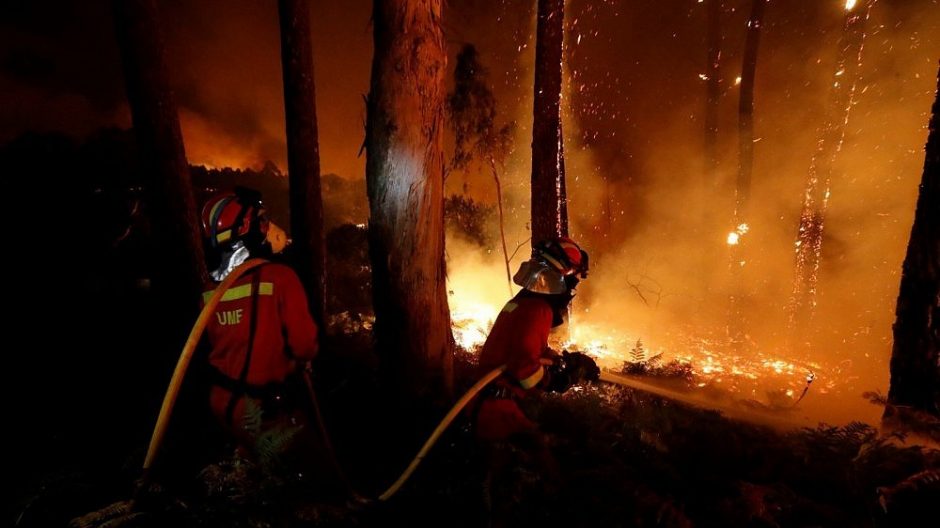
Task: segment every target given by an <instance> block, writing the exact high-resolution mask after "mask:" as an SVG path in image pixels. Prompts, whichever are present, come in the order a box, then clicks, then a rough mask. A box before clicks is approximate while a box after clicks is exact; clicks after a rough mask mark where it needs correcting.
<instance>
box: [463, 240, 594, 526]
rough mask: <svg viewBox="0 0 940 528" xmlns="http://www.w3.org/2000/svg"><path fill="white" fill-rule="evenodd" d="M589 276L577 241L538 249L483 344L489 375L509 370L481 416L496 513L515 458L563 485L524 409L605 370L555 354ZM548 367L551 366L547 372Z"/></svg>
mask: <svg viewBox="0 0 940 528" xmlns="http://www.w3.org/2000/svg"><path fill="white" fill-rule="evenodd" d="M587 273H588V255H587V252H586V251H584V250H583V249H581V248H580V247H579V246H578V245H577V244H576V243H575V242H574V241H572V240H571V239H569V238H565V237H562V238H558V239H554V240H548V241H543V242H541V243H539V244H536V245H535V247H534V248H533V250H532V258H531V259H530V260H528V261H527V262H524V263H522V265H521V267H520V268H519V271H518V272H516V274H515V276H514V277H513V282H515V283H516V284H518V285H519V286H521V287H522V290H520V291H519V293H518V294H516V296H515V297H513V298H512V299H511V300H510V301H509V302H507V303H506V305H505V306H504V307H503V309H502V311H501V312H500V314H499V316H498V317H497V318H496V321H495V323H494V324H493V329H492V330H491V331H490V334H489V336H488V337H487V339H486V342H485V343H484V344H483V348H482V351H481V353H480V367H479V368H480V370H481V371H482V372H489V371H490V370H492V369H494V368H497V367H499V366H500V365H504V364H505V365H507V368H506V371H505V372H504V374H503V375H502V376H501V377H499V378H497V380H496V381H494V382H493V383H492V384H490V385H489V386H488V387H487V388H486V389H484V391H483V392H482V393H481V397H480V399H479V401H478V402H477V405H476V408H475V409H474V412H475V419H474V431H475V435H476V437H477V439H478V440H479V441H481V442H482V444H483V446H484V449H485V450H486V451H487V458H488V462H487V466H488V467H487V475H486V477H485V480H484V499H485V500H487V507H488V508H489V509H491V510H492V509H493V507H494V505H493V503H492V497H493V496H495V495H497V494H494V493H493V490H492V486H493V483H494V480H495V479H496V478H498V476H499V474H500V473H502V472H504V471H505V470H506V469H507V468H508V466H509V464H510V463H511V459H512V457H513V455H512V453H513V452H517V453H522V454H523V455H524V456H525V458H528V459H530V460H531V461H532V462H534V463H536V464H538V465H539V466H541V470H542V473H543V476H544V477H546V479H548V481H549V482H552V483H554V484H558V483H559V482H558V472H557V465H556V462H555V460H554V457H552V455H551V453H550V451H549V449H548V445H547V443H546V438H545V436H544V435H543V434H542V433H541V432H540V431H539V428H538V425H537V424H536V423H535V422H533V421H532V420H531V419H530V418H529V417H528V416H526V414H525V413H524V412H523V410H522V408H521V407H520V405H519V403H520V401H522V400H523V399H524V398H526V397H527V396H529V395H531V394H532V393H533V392H536V391H552V392H558V393H562V392H565V391H567V390H568V388H570V387H571V386H572V385H574V384H576V383H578V382H579V381H582V380H596V379H597V378H598V376H599V374H600V370H599V369H598V367H597V365H596V364H595V363H594V360H592V359H591V358H590V357H588V356H586V355H584V354H580V353H568V352H564V353H563V354H561V355H559V354H555V353H554V352H552V351H551V350H550V349H549V347H548V337H549V332H550V331H551V329H552V328H553V327H556V326H559V325H561V324H562V323H563V322H564V317H565V314H566V313H567V309H568V305H569V303H570V302H571V299H572V298H573V297H574V294H575V288H576V287H577V285H578V282H579V281H580V280H581V279H584V278H586V277H587ZM543 359H549V360H551V364H550V365H547V366H546V365H543ZM493 513H497V512H493ZM497 516H499V515H498V514H497Z"/></svg>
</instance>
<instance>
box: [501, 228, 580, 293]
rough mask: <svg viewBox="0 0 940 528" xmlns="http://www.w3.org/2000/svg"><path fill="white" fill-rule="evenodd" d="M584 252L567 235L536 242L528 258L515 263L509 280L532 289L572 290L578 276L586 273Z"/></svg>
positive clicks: (545, 290) (537, 290) (536, 291)
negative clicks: (516, 264)
mask: <svg viewBox="0 0 940 528" xmlns="http://www.w3.org/2000/svg"><path fill="white" fill-rule="evenodd" d="M587 273H588V254H587V252H586V251H584V250H583V249H581V247H580V246H578V244H577V243H575V242H574V241H573V240H571V239H570V238H567V237H559V238H556V239H552V240H546V241H543V242H540V243H538V244H536V245H535V246H534V247H533V248H532V258H531V259H529V260H527V261H525V262H523V263H522V264H521V265H520V266H519V271H517V272H516V274H515V275H514V276H513V278H512V280H513V282H515V283H516V284H518V285H519V286H522V287H523V289H526V290H528V291H531V292H534V293H544V294H561V293H566V292H568V293H572V292H573V290H574V288H575V286H577V283H578V276H580V278H582V279H583V278H585V277H587Z"/></svg>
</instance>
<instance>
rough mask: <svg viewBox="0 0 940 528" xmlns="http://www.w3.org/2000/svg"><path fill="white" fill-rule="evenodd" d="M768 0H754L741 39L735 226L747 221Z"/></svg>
mask: <svg viewBox="0 0 940 528" xmlns="http://www.w3.org/2000/svg"><path fill="white" fill-rule="evenodd" d="M767 1H768V0H754V2H753V4H752V5H751V17H750V19H748V23H747V36H746V38H745V40H744V61H743V65H742V68H741V92H740V100H739V104H738V180H737V183H736V185H735V203H734V214H735V222H734V225H735V226H737V225H739V224H741V223H746V222H747V216H748V215H747V206H748V201H749V200H750V197H751V173H752V172H753V169H754V77H755V74H756V73H757V54H758V51H759V49H760V35H761V27H762V26H763V24H764V8H765V7H766V6H767Z"/></svg>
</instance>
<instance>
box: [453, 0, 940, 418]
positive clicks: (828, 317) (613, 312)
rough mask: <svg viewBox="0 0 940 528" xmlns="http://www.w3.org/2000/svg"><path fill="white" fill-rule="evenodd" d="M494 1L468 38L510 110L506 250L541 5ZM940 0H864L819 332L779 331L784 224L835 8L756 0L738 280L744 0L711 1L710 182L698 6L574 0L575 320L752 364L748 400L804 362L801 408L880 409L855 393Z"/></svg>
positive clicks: (569, 116)
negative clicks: (747, 194)
mask: <svg viewBox="0 0 940 528" xmlns="http://www.w3.org/2000/svg"><path fill="white" fill-rule="evenodd" d="M830 3H831V4H832V5H829V4H830ZM637 4H642V5H637ZM498 7H500V8H501V9H497V11H498V15H499V25H498V28H497V30H498V33H499V34H501V35H504V37H502V39H501V40H499V41H498V42H497V43H496V44H494V45H492V46H490V47H487V46H486V45H479V46H478V47H479V48H480V50H481V57H482V59H483V61H484V62H485V63H487V65H488V66H489V67H490V68H491V70H493V71H494V73H495V72H498V71H499V68H502V69H503V70H504V73H503V74H502V76H499V75H494V77H495V80H494V85H495V86H496V90H497V97H498V98H499V101H500V104H501V105H502V107H503V109H504V111H505V112H507V113H508V114H509V115H513V116H516V117H515V118H514V119H515V120H516V122H517V123H518V125H519V126H518V127H517V137H516V149H515V151H514V153H513V155H512V156H511V158H510V160H509V161H508V163H507V171H506V175H505V176H504V178H503V181H504V187H505V188H506V189H507V192H506V195H507V197H506V200H507V202H509V204H510V207H509V210H510V211H511V213H510V221H509V225H508V228H509V229H508V235H509V237H508V238H509V240H510V246H512V245H513V242H512V241H513V240H524V239H525V237H526V236H527V230H526V227H525V226H526V223H527V222H528V214H529V213H528V207H527V202H528V178H529V170H530V159H529V156H530V153H529V149H528V148H527V147H528V144H529V143H530V141H531V128H530V123H531V115H532V113H531V110H532V109H531V97H532V96H531V86H532V73H531V72H532V70H531V67H530V65H531V63H532V60H534V57H533V55H534V53H533V50H534V42H533V41H532V33H534V31H533V30H532V28H533V27H534V26H533V18H534V13H533V12H531V11H529V12H526V13H519V12H512V11H511V10H509V9H508V8H506V3H499V4H498ZM935 8H936V5H935V3H933V2H900V1H893V2H892V1H881V2H879V3H878V4H877V5H876V6H875V8H874V10H873V12H872V18H871V20H870V21H869V25H868V28H869V30H868V39H867V43H866V48H865V54H864V57H863V64H862V68H861V79H860V83H859V86H858V93H857V97H856V99H857V104H856V106H855V107H854V108H853V110H852V116H851V119H850V121H849V124H848V128H847V130H846V137H845V143H844V146H843V149H842V152H841V153H840V155H839V158H838V161H837V164H836V166H835V167H834V172H833V184H832V198H831V200H830V209H829V215H828V220H827V224H826V232H825V235H824V242H823V263H822V268H821V270H820V288H819V305H818V309H817V314H816V317H815V321H814V326H813V327H814V328H815V330H813V331H811V332H809V333H807V334H805V335H799V336H796V338H795V339H791V337H790V336H788V335H787V331H786V326H787V325H786V314H785V307H786V305H787V302H788V300H789V296H790V292H791V288H792V280H793V273H794V271H793V267H794V240H795V236H796V230H797V226H798V219H799V210H800V204H801V199H802V192H803V187H804V184H805V180H806V176H807V171H808V168H809V164H810V160H811V157H812V152H813V148H814V146H815V141H816V137H817V133H816V129H817V128H818V127H820V126H823V125H824V122H823V120H824V118H825V110H826V105H827V101H828V99H827V97H828V88H829V86H828V84H829V82H830V79H831V77H832V75H833V73H834V68H835V64H836V57H837V47H836V46H837V42H838V39H839V36H840V31H841V26H842V21H843V14H844V11H843V9H844V5H843V4H842V3H840V2H811V3H807V2H799V3H787V2H774V3H771V4H770V6H769V7H768V11H767V15H766V21H765V27H764V36H763V42H762V45H761V50H760V55H759V60H758V70H757V86H756V90H755V95H756V110H755V137H756V138H757V139H756V143H755V167H754V180H753V187H752V200H751V204H752V205H751V215H750V219H749V228H750V229H749V231H748V233H747V234H745V235H743V236H742V242H743V244H744V246H743V247H744V252H743V256H742V260H743V262H744V264H743V267H742V268H741V270H742V273H740V274H739V278H738V279H737V281H738V282H737V283H735V284H731V282H730V281H731V280H732V279H731V278H732V275H731V273H730V272H729V266H739V267H740V266H742V264H741V262H740V261H738V262H729V259H728V250H727V245H726V238H727V233H728V232H729V231H730V229H731V220H732V218H731V215H732V208H733V196H734V195H733V193H734V189H733V176H734V174H735V172H736V163H737V147H736V142H737V122H736V119H737V104H738V97H737V85H736V83H735V82H734V80H735V78H736V77H737V76H738V75H740V68H741V54H742V52H743V49H742V48H743V39H744V34H745V31H744V30H745V24H746V17H747V13H746V10H734V9H732V8H731V7H728V8H727V11H726V13H725V14H724V19H723V23H724V28H725V39H724V49H723V51H722V68H723V72H722V89H723V95H722V98H721V115H722V117H721V124H720V127H721V132H720V134H721V137H720V148H721V153H722V171H721V176H720V178H719V181H716V182H706V181H704V178H705V176H704V170H703V167H704V162H703V159H702V155H703V150H702V145H703V143H704V131H703V129H704V123H703V118H704V115H703V110H704V96H705V86H704V84H705V83H704V81H703V80H702V79H701V78H700V77H699V74H701V73H703V72H704V64H705V45H704V39H705V21H704V17H705V13H704V7H703V6H701V5H699V4H696V3H694V2H683V1H678V0H675V1H667V2H657V3H650V4H645V3H630V2H588V1H586V0H582V1H578V0H574V1H570V2H569V5H568V11H567V13H566V19H567V33H566V53H565V57H566V63H565V75H566V86H565V93H564V101H563V107H564V110H563V111H564V117H565V119H564V133H565V140H566V143H565V151H566V162H567V168H568V189H569V198H570V208H569V211H570V214H571V222H572V228H571V231H572V235H573V236H574V237H575V238H576V239H577V240H579V241H580V242H581V243H582V244H583V245H584V246H585V247H586V248H587V249H588V250H589V251H590V252H591V255H592V268H593V269H592V273H591V277H590V278H589V279H588V280H587V281H585V282H584V283H582V286H581V287H580V288H579V289H580V290H581V291H580V294H579V297H578V298H577V299H576V302H575V310H576V314H575V325H574V329H573V330H572V331H573V332H574V333H575V334H577V333H580V334H581V336H582V337H583V338H585V339H591V338H601V340H602V341H603V342H604V343H606V344H607V345H608V347H609V348H611V347H616V348H617V349H619V352H620V357H621V358H625V356H626V354H627V352H629V350H630V347H631V346H632V345H633V343H635V340H636V339H638V338H639V339H642V340H643V342H644V344H645V345H646V346H647V348H649V349H651V350H652V351H653V352H654V353H655V352H658V351H662V352H665V353H666V354H667V355H672V356H673V357H689V358H691V359H692V361H693V363H699V364H698V365H697V366H698V367H699V368H700V369H701V368H702V366H703V365H702V362H703V361H709V362H711V363H709V364H710V365H713V366H714V367H715V368H716V369H722V370H719V372H727V373H729V374H730V373H731V372H732V371H734V370H739V371H741V372H744V373H750V371H749V370H748V369H751V370H754V373H756V374H757V375H760V376H761V379H759V380H758V381H757V383H755V384H753V386H745V385H743V384H739V386H737V387H735V389H736V390H739V391H740V392H741V396H743V397H752V398H754V399H756V400H759V401H766V395H765V394H763V393H762V391H764V390H766V391H771V390H776V389H781V390H788V391H790V393H795V394H797V395H798V394H799V391H800V389H802V387H803V385H804V383H805V376H806V375H807V373H808V372H810V371H813V372H815V373H816V374H817V375H818V378H817V381H816V382H814V386H813V388H812V390H811V391H810V395H809V396H808V397H807V400H806V401H804V402H802V403H801V408H802V409H803V412H805V413H807V414H811V415H812V416H814V417H815V418H818V419H823V420H828V421H846V420H850V419H863V420H866V421H875V420H876V418H877V416H878V414H879V413H880V410H879V409H878V408H877V407H875V406H872V405H871V404H869V403H868V402H866V401H864V400H863V399H862V398H861V393H862V392H863V391H867V390H880V391H881V392H882V393H885V392H886V391H887V386H888V359H889V355H890V344H891V324H892V322H893V320H894V316H893V311H894V305H895V302H896V296H897V288H898V282H899V273H898V272H899V270H900V268H901V261H902V259H903V255H904V251H905V247H906V244H907V238H908V234H909V231H910V225H911V221H912V219H913V210H914V201H915V198H916V192H917V182H918V181H919V178H920V174H921V169H922V164H923V145H924V143H925V140H926V134H927V130H926V124H927V121H928V117H929V115H928V113H927V112H928V110H929V108H930V105H931V103H932V101H933V96H934V93H933V92H934V87H935V86H936V79H935V75H936V68H937V62H936V61H937V58H938V57H940V10H937V9H935ZM664 14H668V16H664ZM458 16H459V18H460V20H462V21H465V22H468V25H469V26H470V27H475V26H474V25H473V23H474V22H475V21H476V20H478V19H479V17H474V16H469V15H467V13H465V12H463V11H459V15H458ZM464 27H467V26H466V25H465V26H464ZM464 33H465V34H469V33H470V30H464ZM506 35H509V36H511V37H512V38H511V39H508V38H507V37H505V36H506ZM488 37H489V35H488V34H487V35H484V36H483V37H481V40H482V42H484V43H485V42H489V39H488ZM466 38H470V39H471V40H472V38H471V37H466ZM488 185H489V186H491V185H492V184H491V182H490V181H489V180H488V179H487V178H486V175H485V174H484V173H481V174H479V175H477V177H476V178H472V177H471V178H470V184H469V188H470V190H471V193H473V194H475V196H476V197H477V198H479V199H484V200H490V201H491V200H492V194H490V193H489V192H488V191H486V190H485V189H486V188H487V186H488ZM456 188H457V186H456V185H455V186H452V189H456ZM481 189H483V190H481ZM449 243H450V246H449V250H448V253H449V255H450V257H451V258H450V261H449V269H450V270H451V272H452V273H451V279H452V283H459V282H461V281H462V280H463V279H461V277H463V276H464V275H465V274H464V271H465V269H464V266H463V264H462V262H463V261H464V259H465V258H468V257H467V255H468V254H465V253H461V252H462V251H464V250H466V249H467V248H463V247H460V246H458V245H457V244H455V243H453V242H451V241H450V240H449ZM458 253H459V254H460V255H461V256H460V257H459V258H457V257H456V256H455V255H457V254H458ZM526 256H527V255H526ZM517 265H518V262H514V269H515V266H517ZM455 270H457V271H458V273H457V274H456V275H455V274H454V271H455ZM503 273H504V272H503V271H502V269H501V267H500V265H499V261H498V260H496V259H493V260H492V261H490V266H489V268H485V269H484V268H480V267H475V268H474V272H473V273H469V274H468V275H469V276H472V277H474V278H473V279H472V284H474V285H480V284H482V283H489V282H492V284H494V285H500V284H501V283H502V282H503V280H502V275H503ZM467 280H470V279H467ZM738 289H740V290H743V292H744V293H745V295H744V297H743V310H742V311H743V312H744V314H745V318H746V321H745V322H744V324H745V328H746V332H747V338H746V343H745V345H744V347H743V349H742V350H737V349H734V348H733V347H731V346H730V344H729V343H728V342H727V327H728V325H729V314H728V310H729V303H728V296H729V294H730V293H731V292H732V291H736V290H738ZM500 291H501V289H500V288H496V289H495V290H494V294H493V295H494V299H493V300H492V302H496V299H499V298H500V297H499V292H500ZM578 327H581V328H582V329H584V330H583V331H581V332H579V331H578V330H577V328H578ZM802 341H807V342H809V343H810V347H809V349H808V350H806V349H805V348H804V347H803V346H801V345H798V344H799V343H800V342H802ZM738 356H740V357H738ZM611 364H612V365H615V364H616V360H612V361H611ZM755 369H756V370H755ZM761 369H763V370H761ZM764 374H767V379H764V378H763V376H764ZM774 376H776V378H775V379H770V378H771V377H774ZM728 377H729V378H730V377H731V376H730V375H729V376H728ZM725 383H726V384H728V385H734V384H735V383H736V382H731V381H729V380H725Z"/></svg>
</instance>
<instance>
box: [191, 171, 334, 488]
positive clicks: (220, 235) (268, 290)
mask: <svg viewBox="0 0 940 528" xmlns="http://www.w3.org/2000/svg"><path fill="white" fill-rule="evenodd" d="M202 227H203V229H204V233H205V236H206V238H207V239H208V240H207V244H206V248H207V250H208V251H207V256H208V259H209V260H210V262H209V264H210V266H209V267H210V269H212V270H213V271H211V273H210V274H211V277H212V280H213V281H215V284H218V283H219V282H221V281H222V280H224V279H225V277H226V276H227V275H228V274H229V273H231V272H232V270H234V269H235V268H236V267H238V265H240V264H241V263H243V262H245V261H246V260H248V259H249V258H263V259H268V258H271V257H273V256H274V255H276V254H278V253H280V252H281V251H283V250H284V248H285V247H286V246H287V244H288V242H289V240H288V238H287V235H286V234H285V232H284V230H283V229H281V228H280V227H278V226H277V225H276V224H274V223H273V222H271V221H270V219H269V218H268V217H267V215H266V214H265V209H264V204H263V203H262V201H261V194H260V193H258V192H256V191H252V190H249V189H243V188H236V190H235V192H234V193H223V194H220V195H217V196H215V197H213V198H211V199H210V200H209V201H208V202H207V203H206V204H205V206H204V207H203V209H202ZM215 284H213V285H211V287H212V288H213V289H209V290H208V291H206V292H205V293H204V296H203V301H204V302H205V301H207V300H208V299H209V298H210V297H211V296H212V294H213V291H214V286H215ZM207 338H208V342H209V345H210V351H209V355H208V371H209V372H208V375H209V379H210V383H211V384H212V387H211V390H210V395H209V404H210V407H211V410H212V413H213V414H214V415H215V417H216V419H217V420H218V421H219V423H220V424H221V425H222V427H223V428H224V429H225V430H226V431H227V432H228V433H229V434H230V435H231V436H232V438H233V439H234V440H235V441H236V443H237V445H238V448H239V452H240V453H242V454H243V455H246V456H249V457H254V458H256V459H260V461H261V462H263V463H267V462H278V463H281V464H282V465H283V466H284V467H285V468H289V469H290V470H291V471H292V472H294V474H295V475H296V474H299V473H310V472H311V471H314V470H315V468H316V466H317V465H318V464H319V462H318V461H317V459H316V453H315V451H318V449H316V446H317V443H318V440H317V439H318V437H317V435H316V434H315V431H314V430H313V427H312V426H311V424H310V421H309V420H308V419H307V414H306V413H305V411H306V410H307V409H308V408H307V405H308V403H309V402H308V401H307V400H306V398H307V395H306V393H305V392H304V387H303V385H302V383H303V382H302V380H299V374H300V373H301V369H303V368H305V367H306V366H308V365H309V361H310V360H312V359H313V358H314V356H316V354H317V349H318V341H317V326H316V324H315V323H314V321H313V318H312V317H311V315H310V312H309V310H308V305H307V297H306V295H305V293H304V289H303V287H302V286H301V282H300V279H299V278H298V276H297V274H296V273H295V272H294V271H293V270H292V269H291V268H290V267H288V266H287V265H284V264H281V263H277V262H267V263H265V264H262V265H261V266H258V267H256V268H253V269H251V270H249V271H248V272H246V273H245V275H243V276H242V277H240V278H239V279H238V280H236V281H235V283H234V284H232V286H231V287H230V288H229V289H228V290H227V291H226V292H225V293H224V294H223V296H222V299H221V302H219V304H218V307H217V308H216V311H215V314H214V317H212V318H211V319H210V322H209V325H208V327H207ZM262 437H265V438H266V440H267V441H266V442H259V439H260V438H262ZM262 444H263V445H264V447H265V448H264V449H259V447H262ZM271 446H280V447H282V448H281V449H277V450H276V452H273V453H272V452H271V450H270V448H271Z"/></svg>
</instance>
